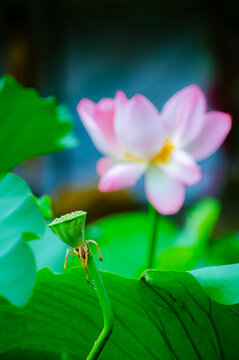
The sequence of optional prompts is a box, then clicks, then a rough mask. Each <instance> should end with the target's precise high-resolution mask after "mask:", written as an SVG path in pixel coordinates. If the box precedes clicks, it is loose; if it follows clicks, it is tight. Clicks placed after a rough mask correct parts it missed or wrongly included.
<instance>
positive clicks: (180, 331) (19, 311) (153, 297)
mask: <svg viewBox="0 0 239 360" xmlns="http://www.w3.org/2000/svg"><path fill="white" fill-rule="evenodd" d="M231 270H232V269H231ZM233 271H235V273H236V276H235V278H234V281H237V282H238V279H239V276H238V274H239V272H238V269H233ZM102 276H103V280H104V283H105V286H106V290H107V292H108V294H109V299H110V302H111V304H112V308H113V311H114V315H115V327H114V331H113V334H112V336H111V338H110V340H109V342H108V343H107V345H106V347H105V348H104V350H103V352H102V353H101V355H100V359H102V360H103V359H107V360H108V359H114V360H117V359H131V360H132V359H137V360H141V359H142V360H144V359H164V360H167V359H179V360H181V359H182V360H187V359H189V360H192V359H205V360H207V359H208V360H211V359H226V360H227V359H228V360H229V359H230V360H233V359H235V360H236V359H237V358H238V353H239V343H238V341H237V340H238V339H237V338H238V331H239V322H238V315H239V305H230V306H229V305H222V304H219V303H216V302H214V301H213V300H211V299H210V297H208V296H207V295H206V294H205V292H204V290H203V289H202V288H201V286H200V285H199V284H198V282H197V280H196V279H195V278H194V277H193V276H192V275H191V274H189V273H184V272H165V271H156V270H149V271H146V272H145V273H144V274H143V277H142V279H141V280H136V279H128V278H124V277H121V276H117V275H114V274H110V273H104V272H103V273H102ZM222 282H223V281H222ZM9 314H11V316H9ZM101 328H102V319H101V313H100V309H99V306H98V302H97V299H96V295H95V293H94V290H93V288H91V287H90V286H89V285H88V284H87V282H86V280H85V275H84V271H83V270H82V269H80V268H75V269H72V270H71V271H68V272H66V273H63V274H60V275H54V274H53V273H51V272H50V271H49V270H48V269H42V270H41V271H40V272H39V273H38V275H37V280H36V284H35V287H34V291H33V294H32V297H31V299H30V301H29V302H28V303H27V304H26V305H25V306H24V307H22V308H17V307H14V306H13V305H11V304H9V303H8V302H7V301H5V300H4V299H1V303H0V331H1V332H4V334H5V336H4V337H3V336H2V337H0V350H1V351H2V352H4V351H7V350H9V349H12V348H15V347H18V348H24V349H33V350H37V349H39V350H44V351H53V352H59V353H60V352H65V353H69V354H72V355H73V356H76V358H77V359H79V360H81V359H82V360H83V359H85V358H86V355H87V354H88V352H89V350H90V349H91V347H92V345H93V343H94V340H95V339H96V338H97V336H98V334H99V332H100V330H101Z"/></svg>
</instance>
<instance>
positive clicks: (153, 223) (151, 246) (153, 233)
mask: <svg viewBox="0 0 239 360" xmlns="http://www.w3.org/2000/svg"><path fill="white" fill-rule="evenodd" d="M157 221H158V212H157V211H156V210H155V208H154V207H153V206H152V205H151V204H149V232H148V234H149V235H148V257H147V267H148V269H152V266H153V261H154V254H155V250H156V245H157Z"/></svg>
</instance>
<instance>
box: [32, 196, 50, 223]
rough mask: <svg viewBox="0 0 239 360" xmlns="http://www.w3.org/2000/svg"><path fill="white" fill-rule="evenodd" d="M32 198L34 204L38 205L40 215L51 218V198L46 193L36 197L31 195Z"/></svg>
mask: <svg viewBox="0 0 239 360" xmlns="http://www.w3.org/2000/svg"><path fill="white" fill-rule="evenodd" d="M32 198H33V200H34V201H35V202H36V204H37V205H38V206H39V208H40V210H41V212H42V215H43V216H44V217H45V218H46V219H50V220H51V219H52V218H53V211H52V208H51V198H50V196H48V195H42V196H41V197H40V198H37V197H36V196H34V195H32Z"/></svg>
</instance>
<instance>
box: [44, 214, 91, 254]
mask: <svg viewBox="0 0 239 360" xmlns="http://www.w3.org/2000/svg"><path fill="white" fill-rule="evenodd" d="M86 214H87V213H86V212H85V211H73V212H71V213H70V214H66V215H62V216H61V217H60V218H56V219H55V220H53V221H52V222H51V223H50V224H49V225H48V226H49V227H50V228H51V230H52V231H53V232H54V234H55V235H56V236H57V237H58V238H59V239H60V240H61V241H63V242H64V243H65V244H67V245H69V246H70V247H71V248H77V247H78V246H81V245H82V244H83V242H84V231H85V220H86Z"/></svg>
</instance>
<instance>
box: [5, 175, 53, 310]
mask: <svg viewBox="0 0 239 360" xmlns="http://www.w3.org/2000/svg"><path fill="white" fill-rule="evenodd" d="M0 204H1V214H0V294H2V295H5V296H6V297H7V298H9V299H10V300H11V301H12V302H13V303H14V304H16V305H22V304H23V303H24V302H26V300H27V299H28V298H29V296H30V293H31V289H32V286H33V283H34V279H35V275H36V264H35V259H34V256H33V253H32V251H31V249H30V247H29V245H28V243H27V242H26V240H32V239H39V238H41V237H42V236H43V235H44V232H45V228H46V225H45V220H44V217H43V215H42V213H41V211H40V209H39V207H38V206H37V204H36V203H35V201H34V200H33V199H32V194H31V191H30V189H29V187H28V186H27V184H26V183H25V182H24V181H23V180H22V179H21V178H19V177H18V176H17V175H14V174H7V175H5V176H4V177H2V178H1V180H0Z"/></svg>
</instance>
